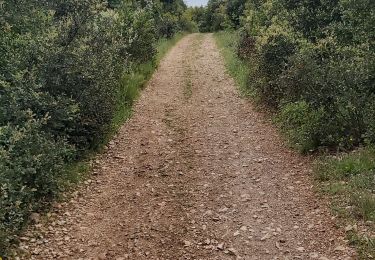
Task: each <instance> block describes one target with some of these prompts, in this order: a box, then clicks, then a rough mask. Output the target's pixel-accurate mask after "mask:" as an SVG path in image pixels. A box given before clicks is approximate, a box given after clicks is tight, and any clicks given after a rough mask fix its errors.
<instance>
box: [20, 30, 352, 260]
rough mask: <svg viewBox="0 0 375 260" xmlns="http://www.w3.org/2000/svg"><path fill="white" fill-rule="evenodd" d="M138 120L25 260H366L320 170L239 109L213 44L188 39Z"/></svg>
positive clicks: (32, 238)
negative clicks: (350, 239) (321, 193)
mask: <svg viewBox="0 0 375 260" xmlns="http://www.w3.org/2000/svg"><path fill="white" fill-rule="evenodd" d="M134 109H135V112H134V116H133V117H132V118H131V119H130V120H129V121H128V122H127V123H126V124H125V125H124V126H123V128H122V129H121V130H120V132H119V134H118V135H117V137H116V138H115V139H114V140H113V141H112V142H111V144H110V145H109V147H108V149H107V151H106V152H105V153H104V154H103V155H102V156H100V157H99V158H98V159H97V161H96V167H95V170H94V175H93V176H92V179H91V180H90V181H87V182H86V183H85V185H82V187H81V188H80V189H79V190H78V191H77V192H76V193H75V194H73V199H72V200H71V201H69V202H67V203H62V204H59V205H56V207H55V209H54V210H53V211H52V212H51V213H50V214H48V217H49V221H47V222H46V223H40V224H39V225H36V227H34V228H33V229H32V230H30V231H28V232H27V233H26V235H25V237H24V238H23V240H24V242H23V243H22V245H21V247H23V248H24V251H25V252H29V253H30V254H32V255H28V256H27V257H25V259H117V260H121V259H134V260H142V259H147V260H148V259H150V260H151V259H160V260H177V259H178V260H179V259H218V260H219V259H220V260H226V259H321V260H324V259H355V257H354V256H353V252H352V250H351V249H350V248H348V247H347V246H346V245H345V241H344V234H343V233H342V232H341V231H339V230H338V229H336V228H335V225H334V220H333V218H332V216H330V214H329V210H328V208H327V206H326V205H325V203H324V202H322V200H321V199H319V198H318V197H317V195H316V194H315V193H314V187H313V183H312V181H311V177H309V176H310V175H311V174H310V171H311V170H310V169H311V162H310V161H309V159H308V158H306V157H302V156H300V155H298V154H297V153H295V152H293V151H291V150H290V149H288V148H287V147H286V146H285V145H284V144H283V142H282V140H281V138H280V137H279V135H278V133H277V132H276V130H275V128H274V126H272V124H271V123H270V122H269V120H268V119H267V117H265V116H264V115H262V114H261V113H259V112H257V111H256V110H255V109H254V107H253V105H252V104H251V103H250V102H249V101H247V100H245V99H242V98H240V96H239V94H238V91H237V89H236V87H235V83H234V81H233V80H232V79H231V78H230V77H229V76H228V75H227V73H226V72H225V67H224V63H223V60H222V57H221V56H220V53H219V50H218V48H217V46H216V45H215V41H214V39H213V36H212V35H211V34H204V35H202V34H193V35H189V36H187V37H185V38H184V39H182V40H181V41H180V42H179V43H178V44H177V45H176V46H175V47H174V48H173V49H172V50H171V51H170V52H169V54H168V55H167V56H166V57H165V59H164V60H163V61H162V63H161V65H160V67H159V69H158V71H157V72H156V73H155V75H154V77H153V78H152V80H151V81H150V83H149V85H148V87H147V88H146V89H145V90H144V91H143V94H142V96H141V98H140V99H139V101H138V102H137V105H136V106H135V108H134ZM323 201H324V200H323Z"/></svg>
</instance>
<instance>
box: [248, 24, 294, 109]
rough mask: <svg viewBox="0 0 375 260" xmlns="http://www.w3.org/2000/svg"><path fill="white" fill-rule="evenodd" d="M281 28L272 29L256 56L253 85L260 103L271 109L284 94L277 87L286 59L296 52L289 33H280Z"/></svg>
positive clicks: (260, 44)
mask: <svg viewBox="0 0 375 260" xmlns="http://www.w3.org/2000/svg"><path fill="white" fill-rule="evenodd" d="M281 30H282V28H276V31H273V30H272V29H271V30H269V31H268V33H267V34H266V35H265V36H264V39H263V40H262V41H261V42H260V43H259V47H258V48H259V51H258V55H257V62H258V71H257V72H256V74H255V75H256V76H257V77H258V80H257V82H256V84H253V86H254V87H255V89H256V90H257V93H258V95H259V96H260V98H261V99H262V101H264V102H266V103H267V104H268V105H270V106H272V107H277V105H278V104H279V103H280V101H281V100H282V98H283V96H284V93H283V90H282V89H281V88H280V87H279V85H278V82H277V80H278V77H279V76H280V74H281V73H282V72H283V70H285V69H286V68H287V66H288V59H289V57H290V56H292V55H293V54H294V53H295V52H296V50H297V46H298V44H297V42H296V41H295V39H294V36H293V35H292V34H291V33H287V32H285V31H281Z"/></svg>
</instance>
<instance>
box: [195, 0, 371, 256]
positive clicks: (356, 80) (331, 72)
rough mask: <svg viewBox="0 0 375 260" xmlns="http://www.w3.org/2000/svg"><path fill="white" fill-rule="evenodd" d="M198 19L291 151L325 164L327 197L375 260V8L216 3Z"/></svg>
mask: <svg viewBox="0 0 375 260" xmlns="http://www.w3.org/2000/svg"><path fill="white" fill-rule="evenodd" d="M193 13H194V15H193V19H195V20H196V23H197V24H198V27H199V29H200V30H201V31H204V32H216V39H217V42H218V45H219V47H221V48H222V53H223V56H224V58H225V60H226V63H227V68H228V71H229V73H230V74H231V75H232V76H233V77H234V78H235V79H236V81H237V83H238V85H239V86H240V89H241V90H242V91H244V93H247V94H250V95H251V96H252V97H253V98H254V100H255V101H256V102H258V103H260V104H263V105H266V106H267V107H268V108H269V109H270V110H271V111H274V115H275V122H276V123H277V125H278V126H279V127H280V130H281V132H282V133H283V134H284V135H285V137H286V139H287V140H288V141H289V143H290V145H291V146H293V147H295V148H296V149H298V150H299V151H300V152H301V153H318V154H320V155H321V156H322V157H323V159H322V160H319V162H318V163H317V164H318V166H317V167H316V179H317V180H318V181H319V182H320V183H321V185H320V187H321V188H322V191H323V192H325V193H326V194H328V195H329V196H331V198H332V206H333V208H334V209H335V212H336V213H338V216H339V217H340V223H342V225H343V226H344V227H345V229H346V230H347V233H348V237H349V238H350V241H351V242H352V243H353V245H356V246H357V248H358V249H359V254H360V257H361V258H362V259H371V258H374V257H375V246H374V238H375V236H374V228H375V226H374V222H373V221H374V220H375V219H374V215H375V189H374V187H375V172H374V161H375V160H374V159H375V153H374V148H373V146H374V144H375V138H374V136H375V113H374V111H375V103H374V100H375V99H374V97H375V45H374V42H375V41H374V39H375V30H374V26H373V25H374V24H375V3H374V2H373V1H367V0H363V1H354V0H335V1H324V0H320V1H305V0H301V1H288V0H267V1H257V0H233V1H227V0H210V1H209V3H208V5H207V7H205V8H195V10H194V12H193Z"/></svg>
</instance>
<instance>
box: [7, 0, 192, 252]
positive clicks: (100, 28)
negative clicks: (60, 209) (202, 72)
mask: <svg viewBox="0 0 375 260" xmlns="http://www.w3.org/2000/svg"><path fill="white" fill-rule="evenodd" d="M185 10H186V6H185V5H184V4H183V1H161V2H159V1H127V0H112V1H109V2H108V3H107V2H106V1H101V0H85V1H81V0H57V1H55V0H54V1H52V0H45V1H37V0H28V1H26V0H22V1H3V2H1V3H0V102H1V108H0V255H3V253H4V251H5V248H6V247H7V246H8V244H9V242H11V241H12V240H14V238H15V236H14V235H15V234H16V233H17V232H18V231H19V230H20V229H21V228H22V226H23V225H24V224H25V223H27V221H28V216H29V214H30V213H31V212H35V211H38V210H41V209H43V208H44V207H45V206H47V205H48V204H49V203H50V202H51V201H52V199H54V198H55V197H56V196H57V194H58V193H59V192H60V191H61V189H62V188H63V187H64V184H65V183H64V182H66V181H67V180H66V173H67V172H66V169H67V167H68V166H69V165H70V164H71V163H73V162H75V161H77V160H79V159H81V158H82V157H83V156H84V155H85V153H86V152H87V151H90V150H93V149H95V148H97V147H98V145H100V144H101V143H102V142H103V141H104V140H105V138H106V136H107V135H108V134H109V133H111V132H112V131H113V126H114V125H118V124H119V123H120V119H121V118H124V116H123V114H124V111H125V110H126V109H125V107H129V106H130V105H131V104H132V102H133V99H134V98H135V96H136V94H135V93H136V88H138V87H139V86H140V85H142V84H143V83H144V80H145V79H147V78H148V77H149V76H150V73H151V72H152V70H153V68H154V66H155V64H156V53H157V49H156V48H157V41H158V39H159V38H161V37H164V36H167V37H171V36H173V34H174V33H176V32H178V31H179V30H181V29H186V28H185V27H188V26H191V24H189V22H191V21H189V16H186V15H184V12H185ZM166 16H168V17H170V20H173V24H172V26H173V28H171V29H168V30H170V31H168V33H162V32H161V31H160V23H158V21H162V20H163V18H164V17H166ZM182 18H184V19H182ZM191 23H192V22H191ZM158 29H159V30H158ZM130 90H131V91H130Z"/></svg>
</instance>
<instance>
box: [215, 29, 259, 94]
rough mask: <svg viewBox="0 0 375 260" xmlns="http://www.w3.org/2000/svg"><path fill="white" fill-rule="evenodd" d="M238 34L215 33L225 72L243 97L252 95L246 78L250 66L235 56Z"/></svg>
mask: <svg viewBox="0 0 375 260" xmlns="http://www.w3.org/2000/svg"><path fill="white" fill-rule="evenodd" d="M239 37H240V36H239V34H238V32H235V31H222V32H217V33H215V39H216V43H217V46H218V47H219V49H220V52H221V54H222V55H223V57H224V60H225V66H226V68H227V71H228V72H229V74H230V75H231V76H232V78H233V79H234V80H235V81H236V83H237V85H238V86H239V88H240V90H241V92H242V93H243V94H245V95H251V96H252V95H253V93H252V91H251V90H250V89H249V88H248V76H249V74H250V66H249V64H247V63H246V62H245V61H243V60H241V59H240V58H239V57H238V56H237V42H238V40H239Z"/></svg>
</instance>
